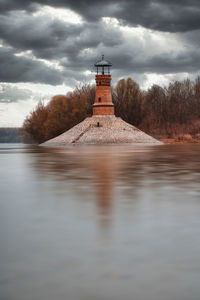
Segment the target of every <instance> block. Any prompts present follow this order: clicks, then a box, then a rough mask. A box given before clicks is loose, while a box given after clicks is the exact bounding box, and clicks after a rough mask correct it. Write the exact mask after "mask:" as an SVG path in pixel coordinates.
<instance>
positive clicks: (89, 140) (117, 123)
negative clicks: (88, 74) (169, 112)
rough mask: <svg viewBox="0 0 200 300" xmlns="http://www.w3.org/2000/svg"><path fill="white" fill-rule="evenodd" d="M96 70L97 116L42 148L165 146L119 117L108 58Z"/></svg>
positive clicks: (95, 104)
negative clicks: (94, 145) (66, 146)
mask: <svg viewBox="0 0 200 300" xmlns="http://www.w3.org/2000/svg"><path fill="white" fill-rule="evenodd" d="M94 66H95V68H96V76H95V79H96V95H95V100H94V104H93V115H92V116H91V117H88V118H86V119H85V120H83V121H82V122H81V123H79V124H77V125H75V126H74V127H72V128H71V129H69V130H67V131H66V132H64V133H62V134H60V135H59V136H57V137H55V138H53V139H50V140H48V141H46V142H45V143H43V144H41V145H42V146H53V147H54V146H65V145H69V144H96V145H98V144H111V143H112V144H117V143H123V144H124V143H133V144H141V143H142V144H146V145H150V144H158V145H160V144H162V142H160V141H157V140H156V139H154V138H153V137H151V136H149V135H148V134H146V133H144V132H143V131H141V130H139V129H138V128H136V127H135V126H133V125H131V124H128V123H126V122H125V121H123V120H122V119H121V118H120V117H116V116H115V111H114V104H113V102H112V94H111V85H110V84H111V75H110V68H111V67H112V64H111V63H110V62H109V61H107V60H105V59H104V55H102V58H101V60H100V61H97V62H96V63H95V64H94Z"/></svg>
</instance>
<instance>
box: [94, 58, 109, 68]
mask: <svg viewBox="0 0 200 300" xmlns="http://www.w3.org/2000/svg"><path fill="white" fill-rule="evenodd" d="M111 66H112V64H111V62H109V61H107V60H105V59H104V55H102V59H101V60H99V61H97V62H96V63H95V67H111Z"/></svg>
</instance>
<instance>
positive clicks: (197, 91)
mask: <svg viewBox="0 0 200 300" xmlns="http://www.w3.org/2000/svg"><path fill="white" fill-rule="evenodd" d="M112 97H113V102H114V104H115V115H116V116H118V117H121V118H122V119H123V120H125V121H126V122H128V123H130V124H132V125H135V126H137V127H138V128H140V129H141V130H143V131H145V132H146V133H148V134H150V135H153V136H155V137H157V138H161V137H166V138H170V137H177V136H179V135H183V134H190V135H192V136H195V135H199V134H200V78H197V79H196V81H195V82H192V81H190V80H189V79H187V80H185V81H182V82H180V81H175V82H173V83H170V84H169V86H168V87H164V88H163V87H160V86H159V85H153V86H152V87H151V88H150V89H149V90H148V91H143V90H141V89H140V87H139V85H138V84H137V83H136V82H135V81H134V80H132V79H131V78H128V79H121V80H119V81H118V83H117V85H116V86H115V87H114V88H112ZM94 99H95V86H94V85H83V86H82V87H81V88H76V89H75V90H74V91H73V92H70V93H68V94H67V95H66V96H64V95H57V96H54V97H53V98H52V100H51V101H50V102H49V103H48V104H47V105H44V104H43V103H42V102H39V104H38V105H37V107H36V108H35V110H34V111H33V112H31V114H30V115H29V116H27V118H26V119H25V121H24V124H23V130H24V132H25V136H26V138H28V139H32V140H33V141H34V142H37V143H41V142H43V141H45V140H48V139H50V138H53V137H55V136H57V135H59V134H61V133H63V132H64V131H66V130H68V129H70V128H71V127H73V126H74V125H76V124H78V123H79V122H81V121H82V120H84V119H85V118H86V117H88V116H91V115H92V104H93V103H94Z"/></svg>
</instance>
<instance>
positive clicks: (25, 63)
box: [0, 47, 62, 85]
mask: <svg viewBox="0 0 200 300" xmlns="http://www.w3.org/2000/svg"><path fill="white" fill-rule="evenodd" d="M0 65H1V68H0V81H2V82H34V83H46V84H53V85H55V84H60V83H62V75H61V74H60V72H58V71H56V70H54V69H52V68H50V67H48V66H47V65H45V64H44V63H43V62H40V61H34V60H33V59H31V58H27V57H24V56H16V55H15V54H14V52H13V50H12V49H9V48H4V47H1V48H0Z"/></svg>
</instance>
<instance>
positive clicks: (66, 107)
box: [23, 86, 94, 143]
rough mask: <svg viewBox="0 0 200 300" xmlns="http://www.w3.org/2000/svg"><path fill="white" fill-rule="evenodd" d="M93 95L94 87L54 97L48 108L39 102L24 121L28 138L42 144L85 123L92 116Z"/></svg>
mask: <svg viewBox="0 0 200 300" xmlns="http://www.w3.org/2000/svg"><path fill="white" fill-rule="evenodd" d="M93 94H94V87H92V86H83V87H82V88H79V89H78V88H77V89H76V90H75V91H74V92H71V93H68V94H67V95H66V96H64V95H57V96H54V97H53V98H52V99H51V101H50V102H49V103H48V104H47V105H46V106H44V104H43V103H42V102H39V104H38V105H37V107H36V109H35V110H34V111H33V112H31V114H30V115H29V116H28V117H27V118H26V119H25V121H24V124H23V130H24V131H25V133H26V138H27V137H28V138H31V139H32V140H33V141H34V142H36V143H42V142H44V141H46V140H49V139H51V138H53V137H55V136H57V135H59V134H61V133H63V132H65V131H66V130H68V129H70V128H71V127H73V126H74V125H76V124H78V123H79V122H81V121H83V120H84V119H85V118H86V117H87V116H90V115H91V111H92V105H91V103H92V101H93V100H92V99H91V98H92V97H93Z"/></svg>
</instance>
